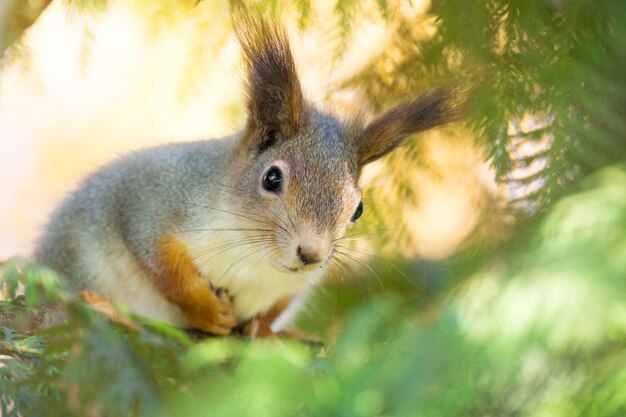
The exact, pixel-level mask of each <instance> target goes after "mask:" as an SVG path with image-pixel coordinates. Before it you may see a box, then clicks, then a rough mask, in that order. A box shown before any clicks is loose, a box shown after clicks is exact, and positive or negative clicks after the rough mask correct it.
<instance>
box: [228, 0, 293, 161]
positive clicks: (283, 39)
mask: <svg viewBox="0 0 626 417" xmlns="http://www.w3.org/2000/svg"><path fill="white" fill-rule="evenodd" d="M233 26H234V28H235V32H236V34H237V38H238V40H239V44H240V45H241V49H242V52H243V55H244V65H245V69H246V79H247V80H246V81H247V96H248V97H247V107H248V126H247V132H246V134H245V135H244V139H243V140H244V142H246V143H244V145H247V146H249V147H251V148H254V149H256V150H257V151H260V152H262V151H263V150H265V149H267V148H268V147H270V146H272V145H273V144H274V142H275V141H277V140H281V139H284V138H288V137H289V136H292V135H293V134H295V133H296V132H297V131H298V130H299V129H300V126H301V123H302V118H303V105H304V103H303V102H304V99H303V96H302V90H301V88H300V81H299V80H298V74H297V73H296V66H295V64H294V61H293V57H292V55H291V49H290V48H289V39H288V37H287V33H286V31H285V29H284V28H283V27H282V26H280V25H279V24H277V23H276V22H275V21H274V20H273V19H272V20H269V19H267V18H264V17H261V16H259V15H258V14H253V12H252V11H250V10H243V9H242V10H236V11H235V13H234V14H233Z"/></svg>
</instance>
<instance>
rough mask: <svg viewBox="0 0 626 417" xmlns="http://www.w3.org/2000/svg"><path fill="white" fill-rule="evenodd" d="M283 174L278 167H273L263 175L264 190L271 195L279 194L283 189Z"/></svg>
mask: <svg viewBox="0 0 626 417" xmlns="http://www.w3.org/2000/svg"><path fill="white" fill-rule="evenodd" d="M282 182H283V173H282V172H281V171H280V169H278V168H276V167H271V168H270V169H268V170H267V172H266V173H265V175H263V188H264V189H266V190H267V191H269V192H271V193H276V194H278V193H279V192H280V190H281V188H282Z"/></svg>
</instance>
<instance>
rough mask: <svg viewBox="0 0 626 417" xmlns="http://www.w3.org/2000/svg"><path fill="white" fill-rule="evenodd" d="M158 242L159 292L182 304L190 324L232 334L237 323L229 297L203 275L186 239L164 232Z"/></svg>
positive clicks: (205, 329)
mask: <svg viewBox="0 0 626 417" xmlns="http://www.w3.org/2000/svg"><path fill="white" fill-rule="evenodd" d="M157 246H158V247H157V254H158V257H159V263H160V269H159V271H160V273H159V274H158V276H157V277H156V283H157V286H158V288H159V290H160V292H161V293H162V294H163V295H164V296H165V298H167V300H168V301H170V302H172V303H174V304H177V305H178V306H179V307H180V308H181V310H182V311H183V314H184V315H185V317H186V318H187V321H188V322H189V324H190V325H191V326H193V327H196V328H198V329H200V330H203V331H205V332H209V333H212V334H215V335H227V334H229V333H230V332H231V330H232V328H233V327H235V325H236V324H237V321H236V319H235V313H234V309H233V306H232V304H231V300H230V297H228V295H227V294H226V293H225V292H221V293H220V294H216V292H215V291H213V290H212V289H211V288H210V284H209V283H208V282H207V281H206V280H203V279H202V278H201V277H200V274H199V273H198V270H197V269H196V267H195V266H194V265H193V262H192V260H191V257H190V256H189V252H188V250H187V247H186V246H185V244H184V243H183V242H181V241H180V240H178V239H177V238H175V237H173V236H165V237H163V238H162V239H160V240H159V241H158V243H157Z"/></svg>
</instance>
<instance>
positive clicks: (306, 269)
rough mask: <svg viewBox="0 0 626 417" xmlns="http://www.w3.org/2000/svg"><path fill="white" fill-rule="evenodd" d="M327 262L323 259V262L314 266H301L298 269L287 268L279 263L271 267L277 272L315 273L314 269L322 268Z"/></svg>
mask: <svg viewBox="0 0 626 417" xmlns="http://www.w3.org/2000/svg"><path fill="white" fill-rule="evenodd" d="M327 262H328V258H327V259H325V260H324V261H323V262H319V263H316V264H315V265H303V266H300V267H294V266H288V265H285V264H284V263H282V262H279V263H278V264H272V265H273V266H274V268H276V269H277V270H279V271H281V272H287V273H290V274H297V273H305V272H311V271H315V270H316V269H320V268H323V267H324V265H326V263H327Z"/></svg>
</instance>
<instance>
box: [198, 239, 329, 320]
mask: <svg viewBox="0 0 626 417" xmlns="http://www.w3.org/2000/svg"><path fill="white" fill-rule="evenodd" d="M230 239H232V237H231V238H230ZM208 241H210V243H207V235H205V236H197V239H194V240H193V241H192V242H189V246H190V252H191V253H190V254H191V257H192V259H193V260H194V263H195V265H196V267H197V268H198V270H199V271H200V274H201V275H202V276H203V277H205V278H206V279H207V280H208V281H209V282H210V283H211V284H212V285H213V287H215V288H222V289H225V290H227V291H228V294H229V295H230V296H231V297H232V299H233V304H234V308H235V315H236V317H237V320H238V321H240V322H242V321H245V320H247V319H249V318H251V317H252V316H254V315H255V314H259V313H263V312H265V311H266V310H267V309H269V308H270V307H271V306H272V305H273V304H274V303H275V302H276V301H278V300H279V299H280V298H282V297H284V296H297V295H300V294H302V293H304V292H306V290H307V289H308V288H310V287H311V286H312V285H314V284H315V283H316V282H317V281H319V280H320V278H321V277H322V275H323V270H322V269H320V268H317V269H315V270H310V271H305V272H295V273H290V272H281V271H279V270H278V269H276V268H275V267H273V266H272V265H271V264H270V263H269V257H270V256H271V251H272V249H271V248H267V247H261V246H260V245H254V244H246V242H245V240H243V241H241V243H240V244H234V243H233V244H229V243H228V242H229V239H225V238H224V237H223V236H219V235H213V236H211V238H210V240H208Z"/></svg>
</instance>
